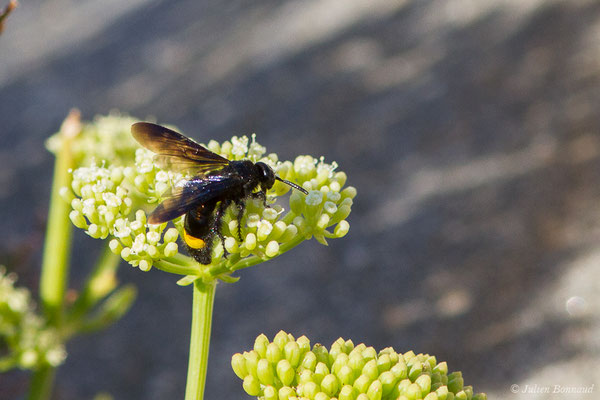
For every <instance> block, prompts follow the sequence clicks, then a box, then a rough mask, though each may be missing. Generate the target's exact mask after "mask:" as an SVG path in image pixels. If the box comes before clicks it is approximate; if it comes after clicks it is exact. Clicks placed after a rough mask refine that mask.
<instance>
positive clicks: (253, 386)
mask: <svg viewBox="0 0 600 400" xmlns="http://www.w3.org/2000/svg"><path fill="white" fill-rule="evenodd" d="M242 386H243V388H244V390H245V391H246V393H248V394H249V395H250V396H258V395H260V383H259V382H258V380H257V379H256V378H255V377H254V376H252V375H247V376H246V377H245V378H244V383H243V384H242Z"/></svg>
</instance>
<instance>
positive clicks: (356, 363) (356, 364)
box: [348, 351, 367, 373]
mask: <svg viewBox="0 0 600 400" xmlns="http://www.w3.org/2000/svg"><path fill="white" fill-rule="evenodd" d="M366 363H367V361H366V360H365V359H364V357H363V356H362V351H356V352H354V351H353V352H351V353H350V356H349V357H348V365H349V366H350V367H351V368H352V369H353V370H354V371H356V372H358V373H360V372H362V369H363V367H364V366H365V364H366Z"/></svg>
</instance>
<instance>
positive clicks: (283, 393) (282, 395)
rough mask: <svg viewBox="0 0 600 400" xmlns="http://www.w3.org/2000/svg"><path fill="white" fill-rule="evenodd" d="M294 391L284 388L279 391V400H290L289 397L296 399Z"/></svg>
mask: <svg viewBox="0 0 600 400" xmlns="http://www.w3.org/2000/svg"><path fill="white" fill-rule="evenodd" d="M295 395H296V391H295V390H294V389H292V388H291V387H288V386H284V387H282V388H281V389H279V400H290V399H291V397H296V396H295Z"/></svg>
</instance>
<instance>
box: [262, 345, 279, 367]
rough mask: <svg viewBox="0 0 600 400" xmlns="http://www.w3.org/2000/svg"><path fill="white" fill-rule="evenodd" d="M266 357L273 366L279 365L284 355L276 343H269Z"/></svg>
mask: <svg viewBox="0 0 600 400" xmlns="http://www.w3.org/2000/svg"><path fill="white" fill-rule="evenodd" d="M266 357H267V360H268V361H269V362H270V363H271V364H277V363H278V362H279V360H281V358H282V357H283V354H282V352H281V349H280V348H279V346H278V345H277V344H276V343H269V344H268V345H267V355H266Z"/></svg>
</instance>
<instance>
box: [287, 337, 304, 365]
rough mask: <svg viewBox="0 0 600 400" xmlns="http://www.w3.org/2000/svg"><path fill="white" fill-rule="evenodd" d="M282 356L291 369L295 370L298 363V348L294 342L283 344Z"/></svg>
mask: <svg viewBox="0 0 600 400" xmlns="http://www.w3.org/2000/svg"><path fill="white" fill-rule="evenodd" d="M284 354H285V358H286V360H288V361H289V363H290V365H291V366H292V367H293V368H296V367H297V366H298V364H299V363H300V346H298V343H297V342H295V341H293V342H292V341H290V342H288V343H286V344H285V347H284Z"/></svg>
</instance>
